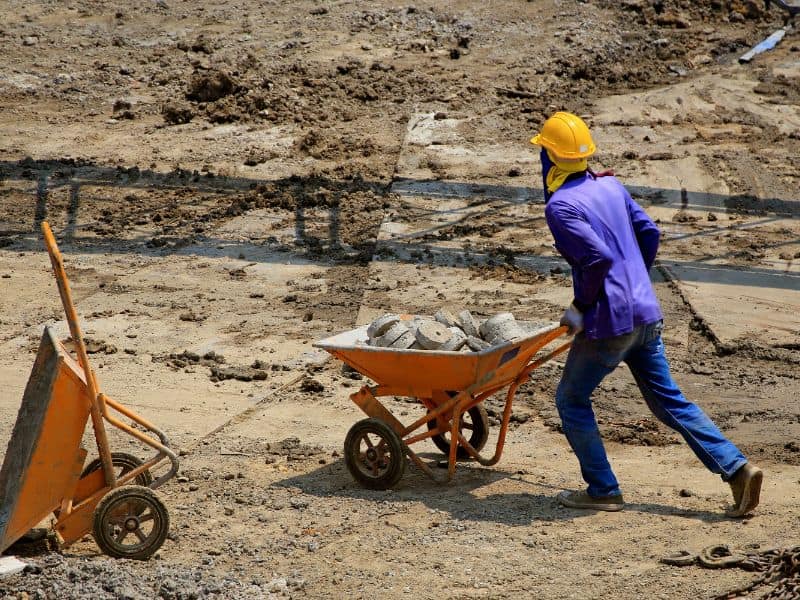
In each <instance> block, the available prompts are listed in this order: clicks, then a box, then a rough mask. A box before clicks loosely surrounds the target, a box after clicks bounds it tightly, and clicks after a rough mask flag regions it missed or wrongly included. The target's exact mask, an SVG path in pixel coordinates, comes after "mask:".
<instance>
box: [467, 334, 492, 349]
mask: <svg viewBox="0 0 800 600" xmlns="http://www.w3.org/2000/svg"><path fill="white" fill-rule="evenodd" d="M467 346H469V348H470V350H474V351H475V352H480V351H481V350H486V349H487V348H491V347H492V345H491V344H490V343H489V342H486V341H484V340H482V339H481V338H479V337H477V336H474V335H471V336H469V337H467Z"/></svg>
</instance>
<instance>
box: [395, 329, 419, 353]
mask: <svg viewBox="0 0 800 600" xmlns="http://www.w3.org/2000/svg"><path fill="white" fill-rule="evenodd" d="M416 343H417V338H416V336H415V335H414V332H413V331H406V332H405V333H404V334H403V335H401V336H400V337H399V338H397V339H396V340H395V341H393V342H392V344H391V347H392V348H397V349H398V350H408V349H409V348H411V347H413V346H414V344H416Z"/></svg>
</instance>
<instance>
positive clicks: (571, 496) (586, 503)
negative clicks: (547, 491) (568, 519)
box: [558, 490, 625, 512]
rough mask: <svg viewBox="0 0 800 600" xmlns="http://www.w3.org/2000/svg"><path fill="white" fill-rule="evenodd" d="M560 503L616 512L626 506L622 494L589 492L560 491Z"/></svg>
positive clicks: (567, 505) (574, 506) (573, 506)
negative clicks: (596, 494) (594, 493)
mask: <svg viewBox="0 0 800 600" xmlns="http://www.w3.org/2000/svg"><path fill="white" fill-rule="evenodd" d="M558 503H559V504H561V505H562V506H566V507H569V508H584V509H587V510H607V511H609V512H616V511H618V510H622V509H623V508H624V507H625V501H624V500H623V499H622V494H620V495H619V496H590V495H589V493H588V492H586V491H584V490H580V491H577V492H567V491H563V492H559V494H558Z"/></svg>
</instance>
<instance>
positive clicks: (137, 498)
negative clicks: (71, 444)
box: [92, 485, 169, 560]
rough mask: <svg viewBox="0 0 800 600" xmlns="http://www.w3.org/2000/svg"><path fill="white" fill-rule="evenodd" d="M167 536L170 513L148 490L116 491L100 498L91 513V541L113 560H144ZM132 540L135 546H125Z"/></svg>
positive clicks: (132, 487) (130, 487)
mask: <svg viewBox="0 0 800 600" xmlns="http://www.w3.org/2000/svg"><path fill="white" fill-rule="evenodd" d="M146 523H152V527H151V528H150V529H149V530H147V529H146V528H143V527H142V525H143V524H146ZM126 530H127V532H126ZM140 533H141V536H140V535H139V534H140ZM167 533H169V513H168V512H167V508H166V507H165V506H164V504H163V502H161V500H160V499H159V498H158V496H157V495H156V493H155V492H154V491H153V490H151V489H150V488H146V487H142V486H140V485H123V486H122V487H118V488H115V489H113V490H111V491H110V492H108V493H107V494H106V495H105V496H103V499H102V500H100V502H99V503H98V504H97V508H95V511H94V523H93V527H92V534H93V535H94V539H95V541H96V542H97V545H98V546H99V547H100V549H101V550H102V551H103V553H104V554H106V555H108V556H111V557H113V558H128V559H133V560H147V559H148V558H150V557H151V556H152V555H153V554H154V553H155V552H156V551H157V550H158V549H159V548H161V545H162V544H163V543H164V540H165V539H166V538H167ZM123 534H124V535H123ZM131 537H133V539H134V540H135V541H134V543H132V544H125V543H124V542H125V541H126V540H130V539H131Z"/></svg>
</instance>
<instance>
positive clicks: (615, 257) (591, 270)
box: [544, 173, 662, 339]
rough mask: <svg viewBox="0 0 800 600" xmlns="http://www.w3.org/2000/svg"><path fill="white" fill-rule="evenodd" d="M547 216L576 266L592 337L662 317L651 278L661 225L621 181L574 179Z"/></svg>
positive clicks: (578, 299)
mask: <svg viewBox="0 0 800 600" xmlns="http://www.w3.org/2000/svg"><path fill="white" fill-rule="evenodd" d="M544 214H545V218H546V219H547V225H548V226H549V227H550V231H551V232H552V234H553V238H554V239H555V245H556V249H557V250H558V251H559V252H560V253H561V255H562V256H563V257H564V258H565V259H566V260H567V262H568V263H569V264H570V265H571V266H572V283H573V288H574V293H575V300H574V302H575V306H576V307H577V308H578V310H580V311H581V312H583V319H584V330H585V333H586V337H587V338H590V339H604V338H609V337H614V336H618V335H623V334H625V333H629V332H631V331H633V329H634V328H635V327H638V326H639V325H647V324H649V323H654V322H656V321H659V320H661V319H662V315H661V308H660V306H659V304H658V299H657V298H656V295H655V291H654V290H653V286H652V284H651V283H650V275H649V271H650V267H652V266H653V261H654V260H655V258H656V252H657V251H658V239H659V231H658V227H656V225H655V223H653V221H652V220H651V219H650V217H648V216H647V214H646V213H645V212H644V210H642V207H641V206H639V205H638V204H637V203H636V202H634V201H633V199H632V198H631V196H630V194H629V193H628V191H627V190H626V189H625V187H624V186H623V185H622V184H621V183H620V182H619V181H617V180H616V178H614V177H598V178H595V177H593V176H592V175H591V174H589V173H586V174H584V175H583V176H580V175H579V176H573V177H570V178H569V179H568V180H567V181H566V183H564V185H562V186H561V187H560V188H559V189H558V190H557V191H556V192H554V193H553V194H552V195H551V197H550V200H549V201H548V202H547V206H546V208H545V213H544Z"/></svg>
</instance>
